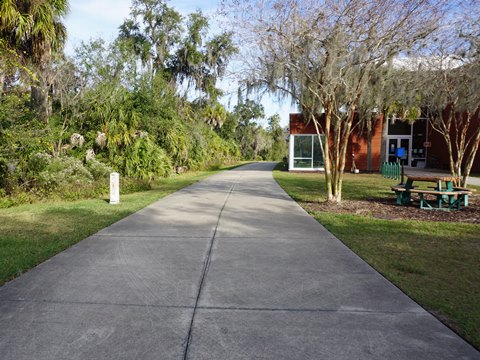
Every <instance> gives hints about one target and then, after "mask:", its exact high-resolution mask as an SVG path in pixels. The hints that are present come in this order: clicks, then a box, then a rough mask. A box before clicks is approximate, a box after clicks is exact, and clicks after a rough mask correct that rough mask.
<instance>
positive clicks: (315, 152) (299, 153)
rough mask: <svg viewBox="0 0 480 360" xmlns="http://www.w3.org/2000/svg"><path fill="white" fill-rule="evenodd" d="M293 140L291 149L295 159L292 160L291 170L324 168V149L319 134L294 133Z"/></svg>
mask: <svg viewBox="0 0 480 360" xmlns="http://www.w3.org/2000/svg"><path fill="white" fill-rule="evenodd" d="M322 138H323V137H322ZM291 141H292V142H293V146H292V147H291V151H290V157H291V159H293V161H291V162H290V168H291V170H296V169H297V170H317V169H318V170H322V169H323V165H324V163H323V156H322V149H321V148H320V141H319V140H318V136H317V135H293V136H292V137H291ZM322 141H323V140H322ZM292 150H293V151H292Z"/></svg>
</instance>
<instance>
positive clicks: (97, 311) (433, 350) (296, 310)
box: [0, 163, 480, 360]
mask: <svg viewBox="0 0 480 360" xmlns="http://www.w3.org/2000/svg"><path fill="white" fill-rule="evenodd" d="M272 168H273V164H271V163H269V164H266V163H261V164H251V165H247V166H244V167H242V168H239V169H236V170H233V171H228V172H223V173H221V174H218V175H215V176H212V177H210V178H208V179H207V180H205V181H202V182H200V183H197V184H195V185H193V186H190V187H188V188H185V189H183V190H181V191H178V192H177V193H175V194H173V195H171V196H168V197H166V198H164V199H162V200H161V201H158V202H156V203H154V204H153V205H151V206H149V207H147V208H145V209H143V210H141V211H139V212H138V213H136V214H134V215H132V216H130V217H127V218H125V219H124V220H121V221H119V222H118V223H116V224H114V225H112V226H110V227H108V228H106V229H104V230H102V231H100V232H99V233H97V234H96V235H94V236H91V237H89V238H87V239H85V240H84V241H82V242H80V243H78V244H77V245H75V246H73V247H71V248H70V249H68V250H66V251H64V252H62V253H60V254H58V255H57V256H55V257H53V258H52V259H50V260H48V261H46V262H45V263H43V264H41V265H40V266H38V267H36V268H35V269H33V270H31V271H29V272H28V273H26V274H24V275H23V276H21V277H19V278H18V279H16V280H14V281H11V282H9V283H7V284H6V285H4V286H3V287H1V288H0V358H1V359H2V360H7V359H15V360H23V359H35V360H42V359H48V360H51V359H68V360H74V359H82V360H83V359H95V360H97V359H112V360H121V359H128V360H137V359H180V360H181V359H187V358H188V359H208V360H210V359H275V360H277V359H288V360H290V359H348V360H357V359H369V360H370V359H381V360H385V359H408V360H414V359H422V360H427V359H434V360H439V359H455V360H458V359H480V353H479V352H478V351H477V350H475V349H474V348H473V347H472V346H470V345H469V344H467V343H466V342H465V341H464V340H462V339H461V338H459V337H458V336H457V335H455V334H454V333H453V332H452V331H450V330H449V329H448V328H447V327H445V326H444V325H443V324H441V323H440V322H439V321H438V320H436V319H435V318H434V317H433V316H431V315H430V314H429V313H427V312H426V311H425V310H423V309H422V308H421V307H419V306H418V305H417V304H416V303H415V302H413V301H412V300H411V299H409V298H408V297H407V296H405V295H404V294H403V293H402V292H401V291H400V290H398V289H397V288H396V287H395V286H393V285H392V284H391V283H389V282H388V281H387V280H385V279H384V278H383V277H382V276H381V275H379V274H378V273H377V272H376V271H374V270H373V269H372V268H371V267H369V266H368V265H367V264H366V263H365V262H363V261H362V260H361V259H360V258H358V257H357V256H356V255H355V254H354V253H352V252H351V251H350V250H349V249H347V248H346V247H345V246H344V245H343V244H342V243H341V242H340V241H338V240H337V239H336V238H335V237H334V236H333V235H331V234H330V233H329V232H327V231H326V230H325V229H324V228H323V227H322V226H321V225H319V224H318V223H317V222H316V221H315V220H314V219H312V218H311V217H310V216H308V215H307V213H305V212H304V211H303V210H302V209H301V208H300V207H299V206H298V205H296V203H295V202H294V201H292V200H291V199H290V198H289V197H288V196H287V195H286V194H285V192H284V191H283V190H282V189H281V188H280V187H279V186H278V185H277V184H276V182H275V181H274V180H273V178H272V175H271V171H270V170H271V169H272ZM92 216H95V214H92Z"/></svg>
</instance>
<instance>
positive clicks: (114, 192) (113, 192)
mask: <svg viewBox="0 0 480 360" xmlns="http://www.w3.org/2000/svg"><path fill="white" fill-rule="evenodd" d="M119 203H120V174H119V173H116V172H114V173H111V174H110V204H119Z"/></svg>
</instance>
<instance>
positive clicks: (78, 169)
mask: <svg viewBox="0 0 480 360" xmlns="http://www.w3.org/2000/svg"><path fill="white" fill-rule="evenodd" d="M92 181H93V176H92V174H91V173H90V171H88V169H87V168H85V166H84V165H83V164H82V162H81V161H80V160H78V159H75V158H73V157H69V156H65V157H60V158H56V159H53V160H52V161H51V162H50V163H49V164H48V165H47V166H46V167H45V169H44V170H43V171H42V172H40V173H39V174H38V178H37V184H38V186H39V188H40V189H41V190H42V191H45V192H51V191H53V190H55V188H57V187H59V186H67V185H74V186H82V185H84V184H89V183H91V182H92Z"/></svg>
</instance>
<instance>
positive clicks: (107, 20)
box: [65, 0, 295, 126]
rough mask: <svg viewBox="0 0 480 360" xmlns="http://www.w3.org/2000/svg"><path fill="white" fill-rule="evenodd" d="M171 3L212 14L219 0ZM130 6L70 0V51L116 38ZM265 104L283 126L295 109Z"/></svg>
mask: <svg viewBox="0 0 480 360" xmlns="http://www.w3.org/2000/svg"><path fill="white" fill-rule="evenodd" d="M168 4H169V6H172V7H174V8H176V9H177V10H178V11H179V12H181V13H182V14H185V15H186V14H188V13H191V12H193V11H195V10H197V9H201V10H202V11H203V12H204V13H205V14H207V15H208V14H211V15H213V14H214V12H215V9H216V8H217V4H218V1H217V0H210V1H195V0H182V1H169V2H168ZM130 6H131V0H70V14H69V15H68V16H67V18H66V19H65V24H66V26H67V31H68V41H67V45H66V52H67V54H73V52H74V48H75V46H77V45H79V44H80V42H81V41H88V40H89V39H91V38H98V37H101V38H103V39H105V40H107V41H111V40H113V39H114V38H115V37H116V35H117V33H118V27H119V26H120V25H121V24H122V22H123V20H124V19H125V18H126V17H128V14H129V12H130ZM234 87H235V84H233V85H232V84H231V83H230V89H229V91H228V92H229V93H232V95H231V96H229V97H225V98H224V99H223V100H222V102H223V103H224V104H225V105H228V104H230V106H233V105H235V104H236V99H235V95H234V94H235V91H234ZM262 104H263V106H264V107H265V113H266V115H267V116H270V115H273V114H275V113H278V114H280V117H281V119H282V125H283V126H286V125H287V124H288V114H289V113H290V112H293V111H295V110H294V109H293V108H292V107H291V105H290V102H289V101H288V100H286V101H283V102H282V103H278V102H277V101H276V99H275V98H274V97H271V96H264V98H263V99H262Z"/></svg>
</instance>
